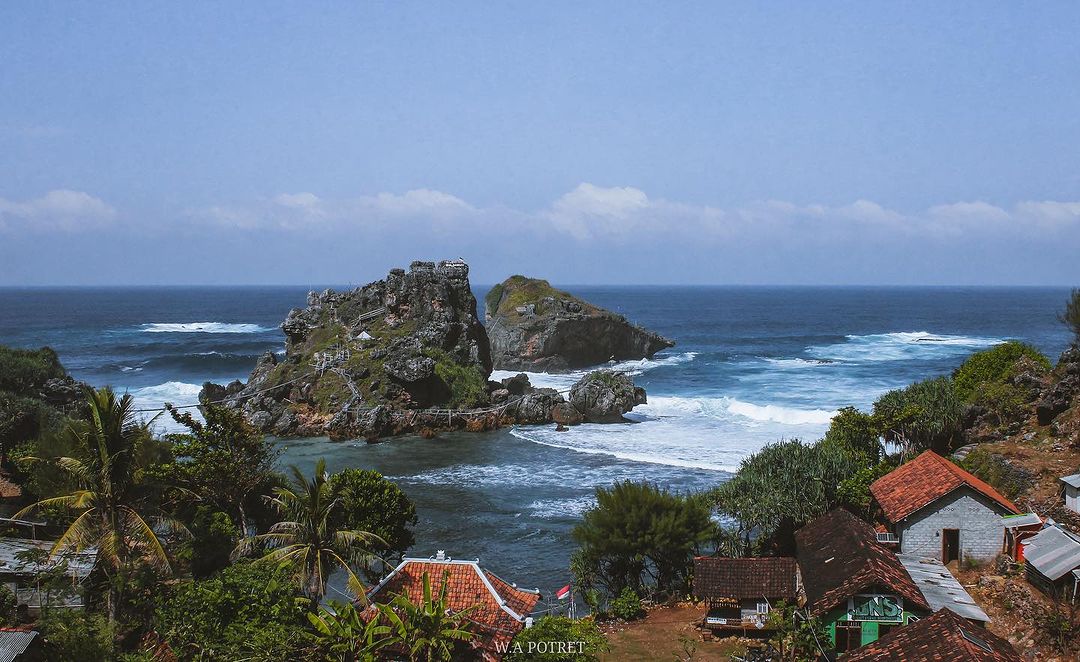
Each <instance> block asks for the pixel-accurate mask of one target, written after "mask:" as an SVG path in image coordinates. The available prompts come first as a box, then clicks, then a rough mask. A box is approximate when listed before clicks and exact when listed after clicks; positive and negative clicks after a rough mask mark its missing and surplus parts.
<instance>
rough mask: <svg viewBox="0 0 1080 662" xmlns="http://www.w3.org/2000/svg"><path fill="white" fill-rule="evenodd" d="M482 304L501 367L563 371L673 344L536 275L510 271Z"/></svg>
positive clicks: (495, 358)
mask: <svg viewBox="0 0 1080 662" xmlns="http://www.w3.org/2000/svg"><path fill="white" fill-rule="evenodd" d="M484 303H485V304H486V311H485V321H486V326H487V333H488V337H489V338H490V340H491V355H492V362H493V363H494V366H495V368H497V369H500V370H529V371H534V372H560V371H562V372H565V371H568V370H574V369H578V368H585V367H588V366H594V365H598V364H601V363H604V362H607V361H611V360H615V361H623V360H628V359H642V358H647V357H650V356H652V355H653V354H656V353H657V352H659V351H660V350H662V349H666V348H668V347H673V346H674V345H675V343H674V342H673V341H671V340H668V339H667V338H664V337H663V336H661V335H659V334H656V333H653V332H652V331H648V330H646V329H643V328H641V327H639V326H636V325H634V324H632V323H631V322H629V321H628V320H627V319H626V318H625V317H623V316H622V315H619V314H617V313H613V312H611V311H609V310H604V309H603V308H600V307H599V306H595V305H593V304H591V303H589V302H587V301H583V300H582V299H579V298H578V297H575V296H574V295H572V294H569V293H568V292H563V291H562V290H557V289H555V288H553V287H552V286H551V285H550V284H549V283H548V282H547V281H546V280H540V279H538V278H527V277H525V276H511V277H510V278H508V279H506V280H505V281H503V282H502V283H500V284H498V285H496V286H495V287H493V288H491V291H490V292H489V293H488V295H487V297H486V298H485V300H484Z"/></svg>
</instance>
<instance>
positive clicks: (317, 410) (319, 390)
mask: <svg viewBox="0 0 1080 662" xmlns="http://www.w3.org/2000/svg"><path fill="white" fill-rule="evenodd" d="M281 328H282V330H283V331H284V332H285V336H286V345H285V353H284V356H283V357H279V356H278V355H277V354H275V353H273V352H267V353H266V354H264V355H263V356H262V357H260V358H259V360H258V362H257V363H256V365H255V367H254V369H253V370H252V371H251V376H250V377H249V379H248V381H247V383H246V384H242V383H240V382H233V383H231V384H228V385H225V386H222V385H218V384H210V383H208V384H205V385H204V386H203V391H202V393H201V395H200V398H201V401H203V402H224V403H225V404H226V405H227V406H230V407H234V408H238V409H240V410H241V411H243V413H244V415H245V418H246V419H247V420H248V421H249V422H250V423H251V424H252V425H253V426H255V427H256V428H257V429H259V430H261V431H264V432H267V433H273V434H276V435H279V436H317V435H328V436H330V437H334V438H366V439H377V438H380V437H386V436H392V435H397V434H404V433H409V432H416V433H423V434H425V435H426V436H431V435H433V434H435V432H436V431H438V430H445V429H464V430H471V431H482V430H489V429H494V428H497V427H499V426H501V425H507V424H546V423H551V422H553V421H558V422H560V423H561V424H564V425H573V424H576V423H580V422H583V421H595V422H600V421H603V422H608V421H616V420H622V414H623V413H625V412H626V411H629V409H630V408H631V407H633V406H634V404H635V403H638V402H644V391H643V390H642V389H635V387H634V385H633V381H632V380H630V379H629V377H625V376H617V375H613V373H610V372H608V373H605V374H606V375H608V376H607V377H604V378H602V379H601V378H597V377H595V376H594V375H592V374H590V375H588V376H586V378H585V379H583V380H582V382H579V384H578V385H575V387H574V388H575V389H578V388H579V387H580V389H579V390H580V391H581V392H580V394H579V396H578V402H580V403H581V406H580V408H579V407H578V404H577V403H575V401H573V398H572V399H571V401H570V402H568V401H567V400H566V398H564V397H563V395H562V394H560V393H559V392H558V391H556V390H554V389H545V388H534V387H533V386H532V385H531V384H530V383H529V380H528V377H527V376H525V375H518V376H515V377H510V378H507V379H504V380H502V381H501V382H494V381H488V376H489V375H490V374H491V370H492V361H491V354H490V348H489V343H488V336H487V334H486V332H485V329H484V326H483V325H482V324H481V323H480V321H479V319H478V318H477V314H476V300H475V299H474V298H473V295H472V292H471V290H470V289H469V280H468V266H467V265H465V264H464V263H462V262H440V263H439V264H437V265H436V264H434V263H431V262H414V263H413V264H412V266H411V268H410V270H409V271H408V272H405V271H403V270H400V269H395V270H394V271H391V272H390V274H389V276H387V278H386V279H384V280H380V281H376V282H374V283H370V284H368V285H365V286H363V287H360V288H357V289H355V290H352V291H350V292H343V293H338V292H334V291H332V290H326V291H325V292H322V293H315V292H312V293H311V294H309V295H308V305H307V307H306V308H303V309H300V308H297V309H293V310H292V311H290V312H289V315H288V317H287V318H286V319H285V321H284V322H283V323H282V325H281ZM586 380H591V381H590V382H589V384H592V385H589V384H583V382H585V381H586ZM609 382H610V384H609ZM601 386H603V388H601ZM573 392H574V391H571V393H573Z"/></svg>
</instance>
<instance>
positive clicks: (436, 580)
mask: <svg viewBox="0 0 1080 662" xmlns="http://www.w3.org/2000/svg"><path fill="white" fill-rule="evenodd" d="M424 573H427V574H428V577H429V579H430V581H431V588H432V591H438V590H439V589H440V588H441V586H442V581H443V578H444V577H445V578H446V581H447V582H448V583H449V586H450V589H449V592H448V601H449V603H450V604H449V606H450V609H451V610H452V611H461V610H463V609H468V608H470V607H473V606H477V608H476V609H475V610H474V611H472V612H470V614H469V616H468V618H469V620H470V621H471V622H472V623H473V626H474V627H473V632H475V633H476V635H477V636H476V637H474V638H473V639H472V641H471V642H470V644H471V645H472V646H473V647H474V648H477V649H479V650H481V652H482V655H483V657H484V659H487V660H498V659H499V658H500V655H499V653H498V648H497V647H500V646H504V645H505V644H508V643H509V642H510V640H511V639H513V638H514V635H516V634H517V633H518V632H520V631H521V629H522V628H524V627H525V617H526V616H528V615H529V614H530V613H531V612H532V610H533V609H534V608H535V607H536V603H537V602H538V601H539V600H540V593H539V592H537V591H529V590H524V589H520V588H516V587H514V586H512V585H511V584H508V583H506V582H505V581H503V580H502V579H500V578H499V577H498V576H496V575H495V574H493V573H491V572H489V571H487V570H484V569H483V568H481V567H480V565H479V563H477V562H476V561H457V560H453V561H451V560H444V561H441V560H435V559H405V560H404V561H402V562H401V564H400V565H398V567H397V568H395V569H394V570H393V572H391V573H390V574H389V575H387V576H386V577H385V578H384V579H383V580H382V581H381V582H380V583H379V584H378V585H377V586H375V588H373V589H372V590H371V591H370V592H369V593H368V600H369V601H370V602H373V603H374V602H382V603H386V602H389V601H390V600H391V599H392V596H393V594H399V593H403V592H407V593H408V594H409V596H410V598H412V599H416V598H417V597H418V596H420V595H423V577H424ZM369 609H370V608H369ZM369 613H373V612H369ZM504 649H505V648H504Z"/></svg>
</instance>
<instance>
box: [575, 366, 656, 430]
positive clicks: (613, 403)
mask: <svg viewBox="0 0 1080 662" xmlns="http://www.w3.org/2000/svg"><path fill="white" fill-rule="evenodd" d="M569 399H570V404H571V405H573V407H574V409H576V410H577V411H578V412H580V413H581V415H582V417H583V418H584V420H585V421H587V422H589V423H618V422H621V421H624V420H625V419H624V418H623V414H625V413H627V412H628V411H630V410H631V409H633V408H634V407H635V406H636V405H641V404H645V403H646V397H645V389H643V388H640V387H638V386H634V380H633V379H631V378H630V376H629V375H626V374H623V373H617V372H612V371H610V370H594V371H593V372H590V373H589V374H587V375H585V376H584V377H582V378H581V379H580V380H578V382H577V383H576V384H574V385H573V387H571V389H570V398H569Z"/></svg>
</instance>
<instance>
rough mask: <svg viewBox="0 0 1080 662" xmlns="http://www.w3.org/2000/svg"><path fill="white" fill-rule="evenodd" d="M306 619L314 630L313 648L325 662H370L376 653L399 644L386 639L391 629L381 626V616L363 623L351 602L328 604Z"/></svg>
mask: <svg viewBox="0 0 1080 662" xmlns="http://www.w3.org/2000/svg"><path fill="white" fill-rule="evenodd" d="M307 618H308V620H309V621H310V622H311V625H312V627H314V628H315V633H314V634H313V635H311V636H312V639H313V640H314V642H315V646H316V648H317V649H318V652H319V654H320V655H322V657H323V659H324V660H326V661H327V662H369V661H371V662H373V661H374V660H376V659H378V658H377V653H378V652H379V651H381V650H383V649H385V648H386V647H388V646H391V645H393V644H397V643H400V640H398V639H397V638H396V637H394V636H391V635H390V630H391V628H390V627H389V626H386V625H382V623H381V622H382V620H383V619H382V614H381V613H379V612H376V616H375V618H371V619H369V620H368V621H367V622H366V623H365V622H364V620H363V619H362V618H360V612H359V611H358V610H357V609H356V605H355V604H353V603H352V602H337V601H333V600H332V601H330V602H329V603H328V604H327V605H326V606H324V607H319V611H318V613H315V614H308V615H307Z"/></svg>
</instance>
